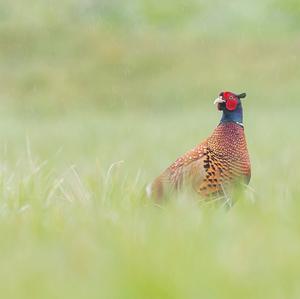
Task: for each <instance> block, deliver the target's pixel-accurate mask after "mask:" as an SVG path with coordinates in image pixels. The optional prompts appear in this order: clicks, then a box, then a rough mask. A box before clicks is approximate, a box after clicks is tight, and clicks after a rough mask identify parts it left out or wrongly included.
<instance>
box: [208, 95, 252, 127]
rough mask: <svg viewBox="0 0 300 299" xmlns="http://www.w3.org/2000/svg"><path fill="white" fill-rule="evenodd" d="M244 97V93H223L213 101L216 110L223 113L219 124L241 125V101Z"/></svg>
mask: <svg viewBox="0 0 300 299" xmlns="http://www.w3.org/2000/svg"><path fill="white" fill-rule="evenodd" d="M245 97H246V93H241V94H235V93H233V92H230V91H223V92H221V93H220V94H219V97H218V98H217V99H216V100H215V102H214V104H217V107H218V110H220V111H222V112H223V115H222V119H221V123H224V122H235V123H238V124H241V125H242V124H243V108H242V102H241V99H243V98H245Z"/></svg>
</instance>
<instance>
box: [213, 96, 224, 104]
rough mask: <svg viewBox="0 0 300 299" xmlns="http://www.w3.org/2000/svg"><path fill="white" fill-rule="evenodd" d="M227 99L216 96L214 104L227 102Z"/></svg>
mask: <svg viewBox="0 0 300 299" xmlns="http://www.w3.org/2000/svg"><path fill="white" fill-rule="evenodd" d="M225 102H226V101H224V100H223V99H222V97H218V98H216V99H215V101H214V104H215V105H216V104H222V103H225Z"/></svg>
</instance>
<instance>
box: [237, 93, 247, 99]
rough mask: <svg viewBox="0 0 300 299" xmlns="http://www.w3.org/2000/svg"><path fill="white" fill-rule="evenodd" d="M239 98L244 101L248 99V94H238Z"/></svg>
mask: <svg viewBox="0 0 300 299" xmlns="http://www.w3.org/2000/svg"><path fill="white" fill-rule="evenodd" d="M238 97H239V98H240V99H244V98H245V97H246V93H245V92H243V93H241V94H238Z"/></svg>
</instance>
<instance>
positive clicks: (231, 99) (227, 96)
mask: <svg viewBox="0 0 300 299" xmlns="http://www.w3.org/2000/svg"><path fill="white" fill-rule="evenodd" d="M223 98H224V100H225V101H226V102H225V106H226V109H227V110H229V111H233V110H235V109H236V107H237V105H238V103H239V102H238V99H237V97H236V96H235V95H234V94H232V93H231V92H224V93H223Z"/></svg>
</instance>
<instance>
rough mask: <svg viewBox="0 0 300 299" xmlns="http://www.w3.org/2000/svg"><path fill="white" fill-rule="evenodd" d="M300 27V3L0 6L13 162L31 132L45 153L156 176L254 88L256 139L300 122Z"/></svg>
mask: <svg viewBox="0 0 300 299" xmlns="http://www.w3.org/2000/svg"><path fill="white" fill-rule="evenodd" d="M299 32H300V4H299V3H298V1H297V0H287V1H281V0H267V1H252V2H249V1H230V2H228V1H223V0H220V1H213V2H212V1H204V0H203V1H201V0H187V1H186V0H185V1H182V0H172V1H169V0H164V1H155V0H142V1H141V0H139V1H138V0H130V1H118V0H101V1H94V0H78V1H77V0H74V1H71V0H70V1H69V0H60V1H56V0H52V1H30V0H27V1H1V3H0V40H1V43H0V55H1V56H0V59H1V60H0V61H1V62H0V63H1V67H0V76H1V77H0V79H1V88H0V101H1V107H0V114H1V126H0V133H1V140H2V146H3V145H5V146H7V147H8V148H9V151H7V156H8V157H7V159H8V160H11V161H15V160H16V158H17V157H19V155H20V154H21V151H22V150H23V149H25V148H26V138H27V139H28V140H27V141H29V142H30V143H31V146H32V147H33V150H34V151H35V154H36V155H38V156H40V157H41V159H47V160H48V159H49V155H50V156H53V155H55V153H56V152H57V151H59V152H60V153H59V154H58V155H57V156H56V157H55V159H58V160H56V162H58V161H59V159H60V158H62V159H63V160H66V159H67V160H68V163H76V164H78V163H79V164H80V162H81V161H80V160H84V161H82V162H83V164H82V166H83V167H84V165H87V164H86V163H88V164H93V163H95V158H98V159H99V160H100V161H101V162H103V163H104V164H105V166H107V165H110V164H111V163H113V162H115V161H119V160H128V161H129V162H128V163H129V165H135V167H134V172H135V171H136V170H137V167H138V165H141V167H149V166H150V165H152V163H157V164H156V167H155V169H154V170H153V171H154V173H155V172H157V171H158V170H160V168H161V167H162V166H164V164H165V163H168V162H169V161H170V159H171V160H172V159H173V158H176V155H178V153H181V152H182V150H187V149H188V148H189V147H190V146H192V145H194V144H195V143H197V142H198V140H201V139H202V137H205V136H207V134H209V132H210V131H211V129H212V128H213V127H214V126H215V125H216V124H217V121H218V119H219V117H220V115H219V114H218V113H217V112H216V111H215V108H214V107H213V105H212V101H213V99H214V98H215V96H216V95H217V94H218V93H219V92H220V91H221V90H232V91H235V92H244V91H245V92H247V93H248V98H247V100H246V103H245V106H246V113H245V117H246V119H245V121H246V126H247V128H248V129H249V130H253V132H251V134H252V133H253V134H252V137H251V138H250V140H249V142H250V143H251V142H256V141H255V139H256V138H259V136H260V134H263V135H264V140H266V139H265V137H266V135H268V134H270V130H271V129H272V127H273V126H278V128H277V129H279V130H282V125H281V124H279V123H281V122H282V121H284V118H285V117H286V116H288V120H289V122H294V124H296V123H295V122H296V121H297V120H296V117H295V118H293V117H292V114H293V113H295V112H296V110H297V107H298V108H299V103H298V102H299V101H298V100H297V94H298V91H299V75H300V62H299V50H300V37H299ZM263 121H265V122H263ZM274 122H275V124H274ZM249 127H250V128H249ZM258 127H260V128H258ZM181 133H182V134H183V135H181ZM278 133H280V132H278ZM276 136H277V135H276ZM141 138H142V139H141ZM141 140H148V142H146V144H145V143H144V144H143V142H141ZM185 140H186V142H185ZM163 142H165V144H162V143H163ZM175 142H176V143H177V144H176V148H175V149H174V152H173V153H170V149H168V144H170V145H172V146H171V147H172V148H173V146H174V143H175ZM148 143H149V144H156V147H155V149H156V150H158V151H159V154H158V153H151V154H150V155H149V157H145V156H143V155H147V152H149V151H147V148H149V144H148ZM144 145H145V146H146V147H144ZM160 146H161V148H160ZM258 146H259V145H258ZM111 149H113V150H111ZM61 151H62V153H61ZM157 155H159V156H161V157H162V158H161V159H157ZM164 155H165V156H164ZM152 156H153V159H152ZM148 162H149V163H150V164H148ZM143 163H144V164H143ZM161 163H164V164H163V165H162V164H161ZM106 164H107V165H106ZM145 164H146V165H145ZM129 168H132V167H129Z"/></svg>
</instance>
